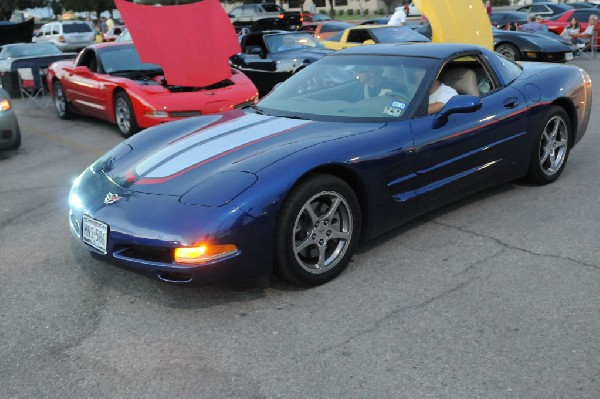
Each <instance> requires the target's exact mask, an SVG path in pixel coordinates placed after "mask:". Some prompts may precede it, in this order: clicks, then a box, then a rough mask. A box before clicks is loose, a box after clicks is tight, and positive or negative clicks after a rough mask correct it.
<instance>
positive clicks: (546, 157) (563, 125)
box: [527, 105, 571, 185]
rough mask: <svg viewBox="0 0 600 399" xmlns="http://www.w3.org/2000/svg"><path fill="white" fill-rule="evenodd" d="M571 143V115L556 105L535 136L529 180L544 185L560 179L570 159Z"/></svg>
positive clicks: (549, 111)
mask: <svg viewBox="0 0 600 399" xmlns="http://www.w3.org/2000/svg"><path fill="white" fill-rule="evenodd" d="M570 142H571V120H570V118H569V115H568V114H567V112H566V111H565V110H564V109H563V108H561V107H559V106H556V105H554V106H552V107H550V109H549V110H548V112H547V113H546V116H545V118H544V123H543V125H542V127H541V128H540V129H539V131H538V132H536V134H535V139H534V142H533V148H532V150H531V159H530V161H529V171H528V172H527V180H529V181H530V182H532V183H535V184H540V185H543V184H548V183H552V182H553V181H555V180H556V179H558V177H559V176H560V174H561V173H562V171H563V170H564V168H565V165H566V164H567V159H568V158H569V152H570V150H571V148H570Z"/></svg>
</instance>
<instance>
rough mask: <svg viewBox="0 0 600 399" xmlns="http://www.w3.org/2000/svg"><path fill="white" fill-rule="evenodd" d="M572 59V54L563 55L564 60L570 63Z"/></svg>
mask: <svg viewBox="0 0 600 399" xmlns="http://www.w3.org/2000/svg"><path fill="white" fill-rule="evenodd" d="M572 59H573V53H566V54H565V60H567V61H571V60H572Z"/></svg>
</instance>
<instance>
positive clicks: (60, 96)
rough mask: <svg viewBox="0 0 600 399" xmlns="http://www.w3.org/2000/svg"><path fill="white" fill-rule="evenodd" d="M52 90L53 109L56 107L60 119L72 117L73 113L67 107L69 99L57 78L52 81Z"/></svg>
mask: <svg viewBox="0 0 600 399" xmlns="http://www.w3.org/2000/svg"><path fill="white" fill-rule="evenodd" d="M53 92H54V93H53V94H54V109H56V114H57V115H58V117H59V118H60V119H71V118H72V117H73V113H72V112H71V109H70V108H69V101H68V100H67V95H66V93H65V89H64V88H63V86H62V84H61V83H60V82H59V81H58V80H55V81H54V87H53Z"/></svg>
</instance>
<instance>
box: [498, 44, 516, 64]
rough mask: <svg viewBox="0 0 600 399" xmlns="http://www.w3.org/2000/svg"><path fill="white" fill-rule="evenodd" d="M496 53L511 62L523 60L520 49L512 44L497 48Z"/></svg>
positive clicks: (501, 45)
mask: <svg viewBox="0 0 600 399" xmlns="http://www.w3.org/2000/svg"><path fill="white" fill-rule="evenodd" d="M496 52H497V53H498V54H501V55H503V56H505V57H506V58H508V59H509V60H513V61H519V60H520V59H521V53H520V52H519V49H518V48H516V47H515V46H513V45H512V44H507V43H502V44H500V45H499V46H497V47H496Z"/></svg>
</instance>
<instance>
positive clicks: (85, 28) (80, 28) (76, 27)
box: [63, 22, 92, 33]
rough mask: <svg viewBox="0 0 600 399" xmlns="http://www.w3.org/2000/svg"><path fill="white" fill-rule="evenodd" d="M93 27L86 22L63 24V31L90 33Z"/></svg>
mask: <svg viewBox="0 0 600 399" xmlns="http://www.w3.org/2000/svg"><path fill="white" fill-rule="evenodd" d="M91 31H92V27H91V26H90V25H89V24H86V23H85V22H82V23H80V24H63V33H88V32H91Z"/></svg>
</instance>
